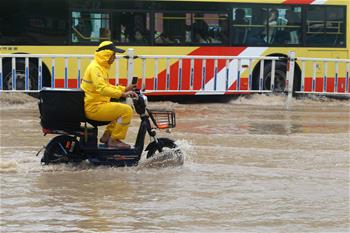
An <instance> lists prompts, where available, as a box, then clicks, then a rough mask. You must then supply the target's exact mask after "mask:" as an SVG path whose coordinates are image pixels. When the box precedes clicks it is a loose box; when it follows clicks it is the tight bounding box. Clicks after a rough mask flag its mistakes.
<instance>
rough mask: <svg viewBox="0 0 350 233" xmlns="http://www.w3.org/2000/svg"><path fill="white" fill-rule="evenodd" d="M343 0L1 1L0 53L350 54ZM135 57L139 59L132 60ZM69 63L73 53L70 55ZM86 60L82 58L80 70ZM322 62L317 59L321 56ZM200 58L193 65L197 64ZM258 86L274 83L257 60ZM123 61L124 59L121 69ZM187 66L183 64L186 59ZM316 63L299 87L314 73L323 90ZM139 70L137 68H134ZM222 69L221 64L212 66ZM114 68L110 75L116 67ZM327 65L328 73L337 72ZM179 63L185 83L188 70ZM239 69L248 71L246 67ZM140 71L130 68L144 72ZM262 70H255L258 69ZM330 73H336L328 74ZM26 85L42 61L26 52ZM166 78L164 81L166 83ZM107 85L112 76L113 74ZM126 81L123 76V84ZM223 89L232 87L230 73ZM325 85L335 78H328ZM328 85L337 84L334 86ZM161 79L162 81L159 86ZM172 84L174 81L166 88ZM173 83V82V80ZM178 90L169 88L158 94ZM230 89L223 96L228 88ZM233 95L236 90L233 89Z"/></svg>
mask: <svg viewBox="0 0 350 233" xmlns="http://www.w3.org/2000/svg"><path fill="white" fill-rule="evenodd" d="M349 6H350V1H348V0H265V1H259V0H249V1H242V0H241V1H239V0H216V1H215V0H191V1H190V0H173V1H169V0H168V1H167V0H162V1H121V0H50V1H46V0H31V1H25V0H5V1H2V3H1V8H0V54H91V55H93V54H94V51H95V49H96V46H97V45H98V44H99V43H100V42H101V41H104V40H111V41H113V42H115V43H116V44H117V45H118V46H119V47H121V48H123V49H128V48H133V49H134V51H135V54H136V55H137V54H148V55H179V56H267V57H270V56H271V57H281V58H287V56H288V52H289V51H294V52H295V53H296V54H297V57H306V58H307V57H310V58H336V59H349V58H350V50H349V44H350V36H349V30H347V29H349V26H348V25H349V24H350V22H349V18H350V17H349V15H350V14H349ZM1 62H2V70H3V73H2V76H3V77H2V78H3V80H2V84H3V89H8V90H11V89H12V80H13V79H12V78H11V77H12V76H13V75H12V72H14V71H13V69H12V68H11V67H12V65H13V64H12V63H13V62H12V59H11V58H6V57H3V58H2V59H1ZM135 62H136V63H137V62H140V61H137V59H136V60H135ZM15 63H16V64H15V67H16V69H15V70H16V71H15V72H16V74H15V76H16V87H17V88H23V86H24V79H25V78H24V77H25V59H24V58H17V59H16V61H15ZM69 63H70V64H74V63H76V60H74V59H69ZM88 63H89V59H86V60H85V61H83V62H82V64H81V66H82V69H83V70H84V68H85V67H86V66H87V65H88ZM212 63H213V61H210V60H208V61H207V63H206V65H207V66H208V69H207V72H206V74H205V77H204V85H205V84H206V83H209V82H210V80H212V79H213V78H214V71H213V68H210V65H211V66H213V65H212ZM320 63H322V62H320ZM202 64H203V63H202V61H199V63H198V62H197V61H196V63H195V65H194V67H195V68H196V70H198V67H199V68H200V66H201V65H202ZM262 64H263V65H264V69H263V72H264V73H263V87H262V88H263V89H264V90H269V89H270V88H271V85H270V82H271V80H270V79H271V76H272V74H271V70H272V69H271V66H272V62H265V63H262ZM51 65H52V64H51V60H50V59H49V58H47V59H44V60H43V64H42V75H43V80H42V85H43V86H52V85H53V84H52V82H51V78H52V76H53V75H55V81H54V86H55V87H63V85H64V84H63V83H64V78H63V76H64V62H63V61H62V62H57V63H56V64H55V65H56V67H57V69H56V71H55V72H56V73H55V74H53V70H52V69H51ZM126 65H127V62H126V61H124V62H121V63H120V66H121V67H125V66H126ZM182 65H183V66H184V67H188V66H190V65H189V61H184V63H183V64H182ZM241 65H242V67H243V68H242V74H241V76H242V81H241V84H240V85H241V88H242V89H244V88H243V87H244V86H245V87H246V86H247V85H248V81H247V80H248V76H249V73H248V72H247V69H244V68H246V67H247V66H248V65H247V64H241ZM274 65H275V72H274V82H275V85H274V88H275V89H276V91H283V90H284V89H285V85H286V70H287V60H286V59H281V60H278V61H277V62H276V64H274ZM252 66H253V67H251V75H252V89H253V90H256V89H258V88H259V76H260V75H259V72H260V70H261V69H260V68H261V62H260V61H256V62H254V64H253V65H252ZM306 66H307V67H308V66H313V67H315V69H314V70H312V69H306V71H305V73H304V74H303V75H304V76H305V89H310V88H311V87H310V85H311V81H310V79H311V77H312V76H315V75H316V77H317V81H316V90H317V89H320V88H322V80H321V79H322V78H323V76H324V73H325V72H326V71H325V70H324V69H326V68H324V67H322V65H321V64H314V63H313V64H311V63H310V64H308V63H307V64H306ZM138 67H141V66H138ZM224 67H225V61H219V62H218V64H217V68H218V70H219V71H220V70H222V69H223V68H224ZM178 68H179V62H178V61H177V60H176V59H172V60H171V64H170V71H171V72H170V74H171V75H170V80H173V81H171V82H178V79H179V77H178V76H179V74H178V72H174V71H175V70H177V69H178ZM114 69H116V68H115V67H112V71H111V76H113V74H114V73H115V70H114ZM334 69H335V68H332V67H329V68H328V70H327V72H329V74H334V73H335V72H334ZM337 69H339V77H338V78H339V91H344V90H345V89H347V90H348V87H345V85H346V84H348V83H346V84H345V81H346V80H345V79H347V78H345V77H346V76H347V75H348V74H347V73H346V72H347V71H346V69H347V68H346V67H345V65H344V64H341V65H340V66H339V67H338V68H337ZM165 70H166V63H165V62H160V63H159V66H158V71H159V72H158V74H157V76H158V78H159V82H160V85H159V86H162V85H163V84H162V83H161V82H165V81H164V80H165V77H164V76H165ZM186 70H187V69H185V68H183V74H182V78H183V85H182V86H181V88H182V89H188V88H189V86H188V85H187V84H186V83H187V81H188V80H189V76H190V72H189V71H186ZM244 70H245V71H244ZM77 72H78V70H77V67H76V66H73V65H71V66H70V67H69V72H68V73H69V78H68V87H72V88H75V87H78V86H79V84H78V83H77ZM141 72H142V71H141V68H137V69H135V74H136V75H141ZM145 72H146V73H145V76H146V79H147V81H149V82H147V85H151V84H150V83H152V79H154V76H155V73H154V70H152V69H146V71H145ZM301 73H302V71H301V63H300V62H298V61H297V62H296V65H295V72H294V88H295V90H300V85H301ZM201 75H202V74H201V71H200V69H199V70H198V71H195V72H194V92H190V94H196V91H195V90H197V89H198V90H199V89H200V88H201V81H200V79H201V77H199V76H201ZM126 77H127V71H126V69H120V78H121V79H122V80H123V79H124V80H125V79H126ZM260 77H261V76H260ZM330 78H332V77H331V76H330ZM29 80H30V83H29V84H30V85H29V86H30V89H37V88H38V81H37V80H38V59H37V58H30V59H29ZM162 80H163V81H162ZM112 82H113V81H112ZM121 83H123V82H121ZM229 85H230V86H229V88H233V86H234V85H235V83H234V80H233V81H232V82H231V83H230V84H229ZM327 85H329V88H332V87H333V86H334V84H332V82H329V83H328V84H327ZM332 85H333V86H332ZM163 86H164V85H163ZM171 86H174V85H171ZM175 86H176V85H175ZM169 93H170V94H174V95H179V94H184V93H182V92H173V93H171V92H168V93H163V94H169ZM224 94H227V93H224ZM229 94H234V93H229Z"/></svg>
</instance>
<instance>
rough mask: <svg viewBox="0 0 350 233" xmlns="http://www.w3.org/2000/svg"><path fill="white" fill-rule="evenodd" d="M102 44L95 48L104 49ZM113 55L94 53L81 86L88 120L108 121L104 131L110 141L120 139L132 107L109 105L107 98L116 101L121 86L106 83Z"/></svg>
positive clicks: (110, 52)
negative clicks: (109, 137)
mask: <svg viewBox="0 0 350 233" xmlns="http://www.w3.org/2000/svg"><path fill="white" fill-rule="evenodd" d="M106 43H107V44H108V43H112V42H108V41H106V42H102V43H101V44H100V46H99V47H102V46H105V45H106ZM111 56H114V53H113V52H112V51H110V50H101V51H99V52H95V58H94V60H93V61H92V62H91V63H90V64H89V66H88V67H87V69H86V71H85V74H84V77H83V79H82V83H81V89H82V90H83V91H84V92H85V98H84V107H85V115H86V117H87V118H88V119H91V120H95V121H111V123H110V124H108V125H107V128H106V131H108V132H109V133H110V134H111V137H112V138H113V139H124V138H125V137H126V133H127V131H128V127H129V124H130V121H131V118H132V113H133V111H132V108H131V107H130V106H129V105H127V104H123V103H117V102H111V101H110V99H111V98H116V99H119V98H120V97H121V95H122V93H123V92H125V87H124V86H114V85H111V84H110V83H109V75H108V71H109V68H110V64H108V60H109V59H110V57H111Z"/></svg>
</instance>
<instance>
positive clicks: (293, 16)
mask: <svg viewBox="0 0 350 233" xmlns="http://www.w3.org/2000/svg"><path fill="white" fill-rule="evenodd" d="M267 30H268V33H267V34H266V41H268V43H269V44H275V45H285V44H294V45H299V44H300V41H301V7H283V8H272V9H270V14H269V18H268V29H267Z"/></svg>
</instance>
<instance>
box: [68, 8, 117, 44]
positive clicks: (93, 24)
mask: <svg viewBox="0 0 350 233" xmlns="http://www.w3.org/2000/svg"><path fill="white" fill-rule="evenodd" d="M109 23H110V16H109V14H101V13H90V12H72V42H73V43H94V42H99V41H103V40H110V38H111V32H110V26H109Z"/></svg>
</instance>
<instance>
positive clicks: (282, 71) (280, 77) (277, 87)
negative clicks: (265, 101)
mask: <svg viewBox="0 0 350 233" xmlns="http://www.w3.org/2000/svg"><path fill="white" fill-rule="evenodd" d="M271 68H272V63H271V62H266V63H265V67H264V76H263V77H264V78H263V83H262V84H263V86H262V90H271ZM259 73H260V64H259V65H258V66H257V67H256V70H255V72H254V79H253V90H259ZM286 79H287V63H286V62H276V64H275V83H274V90H273V92H274V93H283V92H284V91H285V88H286ZM298 90H300V69H299V67H296V69H295V73H294V84H293V92H295V91H298Z"/></svg>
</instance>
